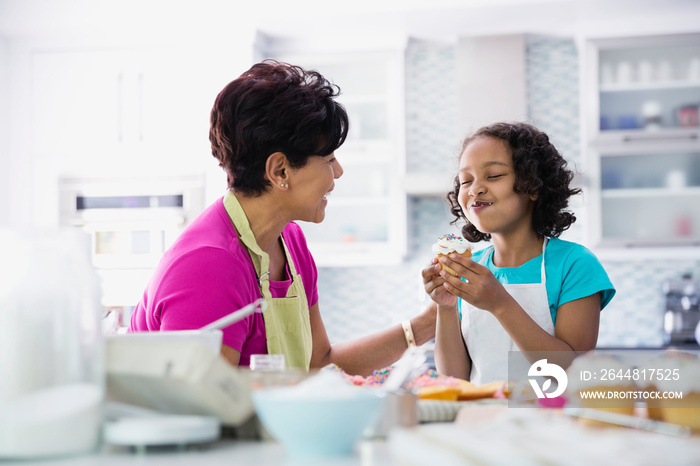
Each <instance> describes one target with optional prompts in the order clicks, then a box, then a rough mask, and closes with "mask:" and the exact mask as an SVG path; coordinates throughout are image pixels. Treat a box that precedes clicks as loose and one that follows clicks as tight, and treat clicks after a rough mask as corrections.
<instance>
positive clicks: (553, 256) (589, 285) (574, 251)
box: [458, 238, 615, 324]
mask: <svg viewBox="0 0 700 466" xmlns="http://www.w3.org/2000/svg"><path fill="white" fill-rule="evenodd" d="M485 256H487V258H486V259H484V257H485ZM545 256H546V261H545V264H544V268H545V274H547V298H548V301H549V312H550V314H551V315H552V322H554V323H555V324H556V322H557V309H559V306H561V305H562V304H565V303H568V302H569V301H574V300H576V299H580V298H585V297H586V296H590V295H592V294H595V293H598V292H601V302H600V309H601V310H602V309H603V308H604V307H605V306H606V305H607V304H608V303H609V302H610V300H611V299H612V298H613V296H615V288H614V287H613V285H612V282H611V281H610V278H608V274H607V273H606V272H605V269H604V268H603V266H602V265H601V263H600V261H599V260H598V258H597V257H596V256H595V255H594V254H593V253H592V252H591V251H590V250H588V249H587V248H585V247H584V246H581V245H580V244H577V243H572V242H571V241H564V240H562V239H559V238H550V239H549V242H548V243H547V247H546V249H545ZM472 260H474V262H478V263H480V264H483V265H485V266H486V267H488V269H489V270H491V272H492V273H493V275H494V276H495V277H496V279H497V280H498V281H499V282H501V283H502V284H504V285H507V284H524V283H541V282H542V277H541V275H542V274H541V268H542V255H541V254H540V255H539V256H537V257H535V258H533V259H530V260H529V261H527V262H525V263H524V264H523V265H521V266H520V267H496V266H495V265H493V247H492V246H488V247H486V248H484V249H480V250H478V251H476V252H473V253H472ZM461 301H462V300H461V299H460V300H458V307H459V308H460V315H461V307H462V306H461V304H462V302H461Z"/></svg>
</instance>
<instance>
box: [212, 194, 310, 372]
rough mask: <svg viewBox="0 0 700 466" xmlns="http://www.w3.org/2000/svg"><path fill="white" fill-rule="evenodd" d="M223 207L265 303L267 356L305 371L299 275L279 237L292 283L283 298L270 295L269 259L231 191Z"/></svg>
mask: <svg viewBox="0 0 700 466" xmlns="http://www.w3.org/2000/svg"><path fill="white" fill-rule="evenodd" d="M224 208H225V209H226V212H227V213H228V216H229V217H230V218H231V221H232V222H233V226H234V227H235V228H236V231H237V232H238V237H239V240H240V241H241V243H242V244H243V246H245V247H246V249H247V250H248V254H249V255H250V258H251V259H252V260H253V265H254V266H255V273H256V274H257V275H258V284H259V285H260V293H261V294H262V297H263V298H265V301H266V302H267V309H266V310H265V311H264V312H263V320H264V321H265V335H266V339H267V352H268V354H284V356H285V360H286V366H287V367H288V368H295V369H304V370H309V364H310V363H311V350H312V339H311V321H310V320H309V303H308V301H307V299H306V291H305V290H304V284H303V283H302V281H301V276H300V275H297V272H296V269H295V268H294V262H293V261H292V257H291V255H290V254H289V251H288V250H287V245H286V243H285V242H284V237H282V246H283V247H284V254H285V256H286V257H287V264H288V265H289V273H290V275H291V277H292V284H291V286H290V287H289V290H287V296H286V297H285V298H273V297H272V295H271V294H270V257H269V256H268V254H267V253H266V252H264V251H263V250H262V249H260V246H258V243H257V241H256V240H255V236H254V235H253V232H252V230H251V229H250V224H249V223H248V218H247V217H246V215H245V212H243V208H242V207H241V204H240V203H239V202H238V199H236V196H235V195H234V194H233V192H231V191H228V192H227V193H226V196H225V197H224Z"/></svg>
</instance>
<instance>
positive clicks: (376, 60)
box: [274, 49, 407, 266]
mask: <svg viewBox="0 0 700 466" xmlns="http://www.w3.org/2000/svg"><path fill="white" fill-rule="evenodd" d="M403 53H404V50H403V49H400V50H385V51H366V52H357V53H353V52H346V53H335V54H309V53H299V54H285V55H277V56H275V57H274V58H277V59H280V60H282V61H286V62H289V63H293V64H295V65H300V66H302V67H304V68H306V69H316V70H318V71H319V72H320V73H321V74H323V75H324V76H325V77H326V78H327V79H329V80H330V81H331V82H334V83H336V84H337V85H338V86H340V89H341V95H340V96H339V97H338V99H337V100H338V101H339V102H340V103H341V104H343V106H344V107H345V108H346V110H347V112H348V117H349V119H350V130H349V133H348V138H347V140H346V142H345V144H343V146H342V147H341V148H340V149H338V150H337V151H336V155H337V157H338V160H339V161H340V163H341V164H342V165H343V168H344V174H343V176H342V177H341V178H340V179H339V180H337V181H336V188H335V190H334V191H333V194H332V195H331V197H330V198H329V203H328V206H327V208H326V218H325V219H324V221H323V222H322V223H321V224H309V223H304V222H301V223H300V225H301V227H302V229H303V230H304V233H305V235H306V237H307V240H308V243H309V248H310V249H311V250H312V252H313V253H314V258H315V260H316V262H317V263H318V264H319V265H321V266H351V265H370V264H382V265H387V264H396V263H399V262H400V261H401V260H402V258H403V256H404V255H405V254H406V235H407V233H406V195H405V192H403V190H402V188H401V186H400V180H401V179H402V177H403V174H404V172H405V161H404V158H405V155H404V124H403V119H404V116H403V108H402V106H403V99H404V94H403V82H404V76H403Z"/></svg>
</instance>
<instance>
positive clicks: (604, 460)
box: [0, 404, 700, 466]
mask: <svg viewBox="0 0 700 466" xmlns="http://www.w3.org/2000/svg"><path fill="white" fill-rule="evenodd" d="M0 463H2V464H3V465H5V464H15V465H17V466H20V465H21V466H117V465H119V466H122V465H139V466H179V465H183V466H185V465H186V466H191V465H197V466H200V465H201V466H219V465H221V466H224V465H226V466H232V465H236V466H239V465H246V466H247V465H250V466H300V465H304V466H422V465H426V466H434V465H436V464H439V465H446V464H447V465H459V466H462V465H471V464H479V465H503V464H517V465H519V466H526V465H532V466H540V465H543V464H551V465H555V466H579V465H580V466H588V465H591V464H596V465H611V466H612V465H615V466H626V465H629V466H646V465H649V466H658V465H659V464H673V465H674V466H682V465H687V466H697V465H698V464H700V434H698V433H696V434H694V435H693V436H691V437H685V438H683V437H674V436H669V435H663V434H658V433H650V432H644V431H639V430H633V429H627V428H622V427H604V428H600V427H598V428H592V427H588V426H584V425H583V424H581V423H580V422H578V421H577V420H576V419H573V418H569V417H567V416H564V415H563V414H562V412H561V410H557V409H528V408H508V407H507V406H505V405H500V406H499V405H480V404H469V405H468V406H465V407H464V408H462V409H461V410H460V411H459V413H458V415H457V419H456V420H455V422H433V423H427V424H420V425H418V426H416V427H414V428H402V429H396V430H392V431H391V432H390V435H389V437H388V439H386V440H365V441H363V442H361V443H359V444H358V446H357V448H356V449H355V452H354V454H353V455H352V456H345V457H333V458H328V457H326V458H317V459H308V458H304V459H294V458H290V457H289V456H288V455H287V452H286V451H285V449H284V447H283V446H282V445H280V444H278V443H276V442H274V441H256V440H233V439H223V440H220V441H217V442H213V443H207V444H200V445H194V446H189V447H187V448H181V449H178V448H177V447H168V448H155V447H149V448H148V449H147V450H146V451H145V452H138V451H135V450H134V449H132V448H127V447H115V446H104V447H103V448H102V449H101V451H99V452H95V453H92V454H87V455H82V456H76V457H70V458H61V459H52V460H42V461H22V462H0Z"/></svg>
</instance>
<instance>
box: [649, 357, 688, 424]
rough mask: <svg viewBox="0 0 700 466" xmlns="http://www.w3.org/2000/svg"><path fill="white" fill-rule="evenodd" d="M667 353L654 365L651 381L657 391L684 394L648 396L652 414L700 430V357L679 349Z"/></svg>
mask: <svg viewBox="0 0 700 466" xmlns="http://www.w3.org/2000/svg"><path fill="white" fill-rule="evenodd" d="M664 353H666V354H664V355H663V356H661V357H660V358H659V363H658V364H657V367H655V368H653V369H655V371H654V376H653V377H652V378H653V379H654V380H652V381H650V382H653V385H654V387H655V388H656V390H657V392H656V393H657V394H660V395H662V396H663V394H664V393H665V394H667V395H669V394H671V393H673V394H679V393H682V398H670V397H669V398H663V397H662V398H656V399H653V400H652V399H650V398H648V399H647V409H648V410H649V416H650V417H651V416H657V417H658V418H660V420H663V421H666V422H671V423H673V424H678V425H682V426H686V427H690V428H691V429H692V430H693V431H696V432H697V431H700V358H698V357H697V356H695V355H694V354H690V353H683V352H680V351H678V352H676V351H666V352H664ZM649 367H650V368H652V367H651V366H649ZM650 401H651V405H649V402H650ZM649 406H651V408H649Z"/></svg>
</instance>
